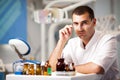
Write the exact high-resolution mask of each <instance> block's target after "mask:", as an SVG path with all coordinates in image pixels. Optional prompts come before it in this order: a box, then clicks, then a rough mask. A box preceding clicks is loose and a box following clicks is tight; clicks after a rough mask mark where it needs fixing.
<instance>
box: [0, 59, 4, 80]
mask: <svg viewBox="0 0 120 80" xmlns="http://www.w3.org/2000/svg"><path fill="white" fill-rule="evenodd" d="M4 79H5V66H4V64H3V61H2V60H1V59H0V80H4Z"/></svg>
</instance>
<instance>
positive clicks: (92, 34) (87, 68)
mask: <svg viewBox="0 0 120 80" xmlns="http://www.w3.org/2000/svg"><path fill="white" fill-rule="evenodd" d="M72 21H73V24H72V25H66V26H65V27H64V28H62V29H61V30H60V31H59V40H58V43H57V45H56V48H55V49H54V51H53V52H52V54H51V55H50V59H49V61H50V64H51V66H52V70H53V71H55V70H56V63H57V59H58V58H60V57H61V56H62V57H63V58H65V62H67V63H71V62H73V63H74V64H75V70H76V71H77V72H80V73H85V74H89V73H96V74H103V77H102V80H116V77H117V74H118V64H117V47H116V42H117V41H116V38H115V37H114V36H112V35H110V34H109V35H108V34H107V35H105V34H104V33H101V32H98V31H96V30H95V26H96V19H95V17H94V12H93V10H92V9H91V8H90V7H88V6H79V7H77V8H76V9H75V10H74V11H73V13H72ZM72 29H74V30H75V33H76V35H77V36H78V37H75V38H71V39H70V37H71V34H72ZM66 43H67V45H66ZM65 45H66V46H65Z"/></svg>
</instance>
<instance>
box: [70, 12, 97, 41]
mask: <svg viewBox="0 0 120 80" xmlns="http://www.w3.org/2000/svg"><path fill="white" fill-rule="evenodd" d="M72 18H73V27H74V30H75V33H76V34H77V36H79V37H80V38H81V39H83V40H89V39H90V38H91V37H92V35H93V33H94V26H95V24H96V19H92V20H91V19H90V17H89V14H88V13H85V14H83V15H76V14H73V16H72Z"/></svg>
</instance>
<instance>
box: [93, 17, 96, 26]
mask: <svg viewBox="0 0 120 80" xmlns="http://www.w3.org/2000/svg"><path fill="white" fill-rule="evenodd" d="M93 23H94V26H96V18H94V19H93Z"/></svg>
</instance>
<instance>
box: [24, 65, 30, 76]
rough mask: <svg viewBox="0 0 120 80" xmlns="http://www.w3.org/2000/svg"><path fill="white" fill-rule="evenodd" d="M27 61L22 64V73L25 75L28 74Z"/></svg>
mask: <svg viewBox="0 0 120 80" xmlns="http://www.w3.org/2000/svg"><path fill="white" fill-rule="evenodd" d="M28 66H29V64H28V63H24V65H23V75H27V74H28Z"/></svg>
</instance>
